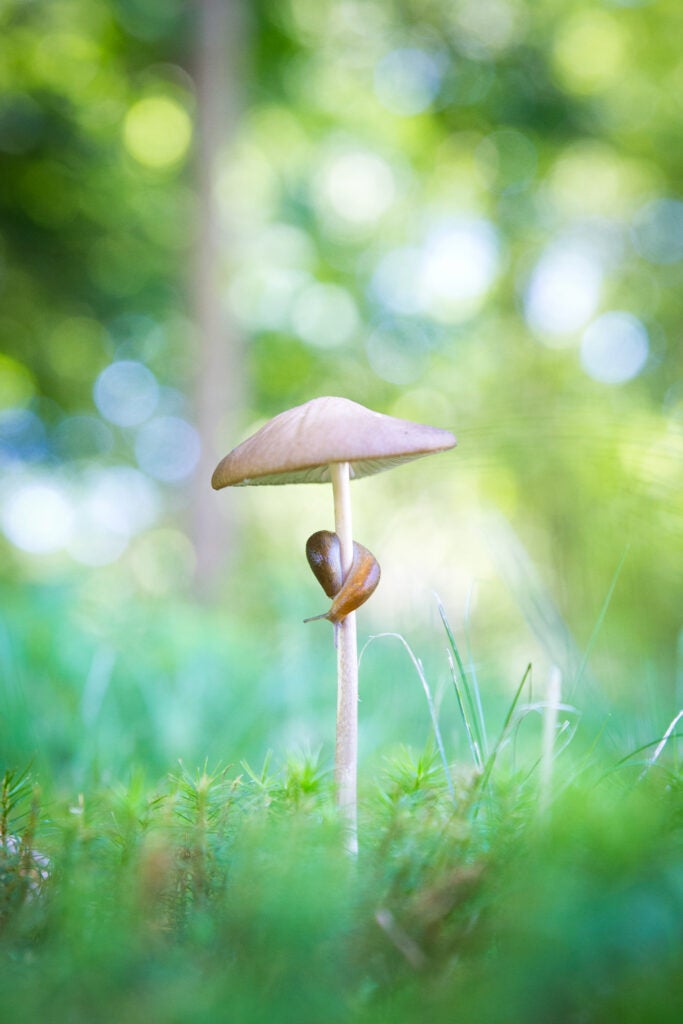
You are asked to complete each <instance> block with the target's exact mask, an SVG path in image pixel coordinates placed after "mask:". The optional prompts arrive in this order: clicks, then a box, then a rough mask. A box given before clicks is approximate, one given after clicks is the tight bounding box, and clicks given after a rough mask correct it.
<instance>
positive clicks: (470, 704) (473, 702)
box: [436, 596, 484, 766]
mask: <svg viewBox="0 0 683 1024" xmlns="http://www.w3.org/2000/svg"><path fill="white" fill-rule="evenodd" d="M436 603H437V607H438V609H439V615H440V616H441V621H442V623H443V627H444V629H445V630H446V636H447V637H448V643H449V645H450V648H451V651H452V652H453V657H454V658H455V662H456V664H457V666H458V675H459V676H460V685H461V687H462V689H461V690H460V691H459V690H458V683H457V677H456V675H455V674H454V675H453V682H454V685H455V688H456V693H458V702H459V704H460V706H461V709H462V708H464V707H465V706H466V707H467V710H468V713H469V718H470V722H471V731H472V733H473V735H474V738H475V740H476V744H477V749H478V751H479V757H478V758H477V760H478V762H479V765H480V766H482V765H483V759H482V756H481V751H482V750H483V749H484V744H483V732H482V729H483V717H484V716H483V713H482V712H481V696H480V694H479V687H478V686H477V684H476V679H475V680H474V681H473V684H472V685H470V681H469V679H468V677H467V672H466V671H465V666H464V665H463V662H462V658H461V657H460V651H459V650H458V645H457V644H456V642H455V636H454V635H453V630H452V629H451V625H450V623H449V621H448V618H447V616H446V609H445V608H444V606H443V604H442V603H441V601H440V600H439V597H438V596H436ZM473 690H476V696H475V695H474V694H473ZM468 731H469V730H468Z"/></svg>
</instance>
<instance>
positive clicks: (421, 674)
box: [359, 633, 456, 803]
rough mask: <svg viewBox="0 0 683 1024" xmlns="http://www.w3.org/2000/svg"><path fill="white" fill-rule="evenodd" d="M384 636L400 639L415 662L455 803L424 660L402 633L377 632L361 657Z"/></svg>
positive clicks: (368, 641)
mask: <svg viewBox="0 0 683 1024" xmlns="http://www.w3.org/2000/svg"><path fill="white" fill-rule="evenodd" d="M383 637H393V638H394V639H395V640H398V641H400V643H402V644H403V647H404V648H405V650H406V651H407V652H408V657H409V658H410V660H411V661H412V663H413V665H414V667H415V671H416V672H417V674H418V677H419V679H420V682H421V683H422V689H423V690H424V692H425V697H426V698H427V706H428V708H429V715H430V718H431V720H432V728H433V729H434V736H435V738H436V745H437V747H438V749H439V756H440V757H441V761H442V763H443V770H444V775H445V776H446V783H447V785H448V792H449V794H450V796H451V799H452V800H453V803H455V802H456V800H455V789H454V787H453V779H452V777H451V770H450V768H449V767H448V758H447V757H446V748H445V747H444V744H443V738H442V736H441V730H440V728H439V720H438V717H437V714H436V707H435V704H434V700H433V698H432V693H431V690H430V689H429V683H428V682H427V677H426V676H425V674H424V669H423V667H422V662H421V661H420V659H419V658H418V657H416V655H415V654H414V653H413V650H412V648H411V646H410V644H409V643H408V641H407V640H406V639H405V638H404V637H402V636H401V634H400V633H377V634H375V636H371V637H369V638H368V640H367V642H366V643H365V645H364V647H363V650H362V651H361V653H360V657H361V658H362V657H363V651H364V650H365V648H366V647H367V646H368V644H369V643H371V642H372V641H373V640H380V639H382V638H383ZM359 661H360V658H359Z"/></svg>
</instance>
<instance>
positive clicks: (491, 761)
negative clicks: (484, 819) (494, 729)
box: [474, 662, 531, 817]
mask: <svg viewBox="0 0 683 1024" xmlns="http://www.w3.org/2000/svg"><path fill="white" fill-rule="evenodd" d="M530 676H531V662H529V664H528V665H527V667H526V669H525V671H524V675H523V676H522V678H521V681H520V683H519V686H518V687H517V689H516V690H515V695H514V697H513V698H512V703H511V704H510V707H509V708H508V712H507V714H506V716H505V721H504V722H503V728H502V729H501V731H500V735H499V737H498V739H497V740H496V743H495V745H494V747H493V750H492V751H491V753H490V754H489V756H488V759H487V761H486V764H485V765H484V771H483V772H482V775H481V777H480V779H479V789H480V790H481V791H482V792H483V791H484V790H485V789H486V787H487V785H488V782H489V779H490V778H491V772H492V771H493V767H494V765H495V763H496V758H497V757H498V753H499V751H500V749H501V747H502V745H503V741H504V740H505V738H506V736H507V733H508V730H509V728H510V723H511V722H512V718H513V715H514V713H515V708H516V707H517V704H518V703H519V698H520V697H521V696H522V691H523V690H524V687H525V685H526V681H527V679H529V677H530ZM480 803H481V801H479V802H478V803H477V804H475V806H474V816H475V817H476V815H477V812H478V809H479V806H480Z"/></svg>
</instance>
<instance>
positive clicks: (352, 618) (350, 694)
mask: <svg viewBox="0 0 683 1024" xmlns="http://www.w3.org/2000/svg"><path fill="white" fill-rule="evenodd" d="M330 475H331V477H332V493H333V496H334V529H335V533H336V534H337V536H338V537H339V547H340V555H341V566H342V573H343V575H344V576H346V575H347V574H348V572H349V570H350V568H351V565H352V563H353V534H352V522H351V487H350V476H349V464H348V462H334V463H332V464H331V465H330ZM335 637H336V643H337V745H336V751H335V772H334V774H335V781H336V783H337V803H338V805H339V808H340V810H341V811H342V813H343V814H344V815H345V817H346V819H347V822H348V827H349V832H348V840H347V849H348V851H349V853H352V854H356V853H357V852H358V822H357V809H356V772H357V767H356V766H357V761H358V641H357V639H356V613H355V612H350V613H349V614H348V615H347V616H346V617H345V618H343V619H342V620H341V622H339V623H338V624H337V626H336V627H335Z"/></svg>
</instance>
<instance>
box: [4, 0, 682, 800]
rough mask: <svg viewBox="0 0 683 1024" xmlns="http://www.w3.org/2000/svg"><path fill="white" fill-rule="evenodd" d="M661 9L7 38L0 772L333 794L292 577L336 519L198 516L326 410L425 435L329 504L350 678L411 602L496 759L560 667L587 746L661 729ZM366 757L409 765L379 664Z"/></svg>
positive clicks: (670, 501) (65, 8)
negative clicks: (350, 581) (324, 777)
mask: <svg viewBox="0 0 683 1024" xmlns="http://www.w3.org/2000/svg"><path fill="white" fill-rule="evenodd" d="M682 35H683V8H682V7H681V5H680V3H678V2H677V0H658V2H654V0H653V2H648V0H602V2H600V0H592V2H588V0H570V2H566V3H562V4H558V3H555V2H554V0H538V2H535V3H533V4H532V3H524V2H522V0H450V2H445V0H401V2H399V0H395V2H391V0H362V2H361V0H252V2H249V3H247V2H246V0H244V2H239V0H224V2H222V0H195V2H191V0H51V2H50V3H44V2H43V3H40V2H37V0H3V2H2V5H1V6H0V92H1V97H0V174H1V179H2V190H1V192H0V204H1V211H2V223H1V225H0V334H1V337H2V347H1V352H2V354H1V355H0V566H1V573H0V602H1V606H0V677H1V691H0V702H1V707H0V758H1V759H2V761H3V763H6V764H17V763H18V764H23V763H25V762H26V761H28V760H31V759H32V760H33V761H34V763H35V764H36V765H37V767H38V768H39V769H41V770H42V771H43V772H44V773H45V774H46V775H47V776H48V777H50V778H54V779H56V780H58V781H63V782H64V783H66V784H68V785H81V784H82V783H84V782H85V781H86V780H87V779H89V778H91V777H92V776H95V777H104V778H114V777H116V776H117V775H119V776H120V775H121V773H122V772H133V771H136V772H141V773H143V774H145V775H148V774H151V775H154V774H156V773H160V772H163V771H165V770H167V769H168V767H169V765H171V766H172V765H173V764H174V762H175V760H176V758H178V757H181V758H183V759H184V760H185V761H187V762H188V763H190V764H192V763H201V762H203V761H204V759H205V758H209V760H210V761H212V762H214V761H219V760H220V761H222V762H239V761H240V759H242V758H249V759H250V760H253V761H254V762H256V763H258V762H260V760H262V758H263V757H264V756H265V753H266V751H267V750H268V749H273V750H274V751H275V752H276V755H278V756H283V755H284V752H285V751H287V750H290V749H292V748H296V747H300V748H302V749H305V750H306V749H307V750H317V749H318V748H320V749H321V756H322V758H323V760H325V761H329V760H330V758H331V751H332V744H333V732H334V707H335V700H336V697H335V692H334V690H335V683H334V674H335V670H334V652H333V650H332V638H331V629H330V628H329V627H328V624H327V623H324V622H323V623H314V624H311V625H307V626H304V625H303V624H302V621H301V620H302V619H303V618H304V617H305V616H306V615H311V614H314V613H316V612H319V611H322V610H323V608H324V606H325V604H324V596H323V595H322V594H321V592H320V590H319V588H318V586H317V584H316V582H315V580H314V579H313V577H312V575H311V574H310V572H309V570H308V567H307V565H306V562H305V559H304V550H303V549H304V544H305V540H306V537H307V536H308V535H309V534H310V533H312V532H313V531H314V530H316V529H321V528H331V527H332V507H331V496H330V493H329V488H327V487H320V486H317V487H316V486H308V487H292V486H290V487H285V488H277V489H276V488H244V489H240V490H232V491H223V492H220V493H218V494H215V493H213V492H212V491H211V489H210V486H209V479H210V475H211V471H212V469H213V466H214V465H215V463H216V462H217V461H218V459H219V458H220V457H221V456H222V455H224V454H225V453H226V452H227V451H228V450H229V449H230V448H232V447H233V446H234V445H235V444H236V443H238V441H239V440H241V439H242V438H243V437H245V436H247V435H248V434H249V433H251V432H252V431H253V430H254V429H256V428H257V427H258V426H259V425H261V424H262V423H263V422H264V421H265V420H266V419H267V418H269V417H270V416H272V415H274V414H276V413H278V412H280V411H282V410H284V409H285V408H288V407H289V406H291V405H294V404H297V403H300V402H304V401H306V400H308V399H309V398H312V397H315V396H317V395H322V394H337V395H343V396H346V397H348V398H351V399H354V400H355V401H359V402H362V403H364V404H366V405H368V406H370V407H371V408H374V409H377V410H379V411H382V412H385V413H389V414H392V415H397V416H403V417H406V418H411V419H416V420H419V421H424V422H428V423H432V424H434V425H437V426H442V427H447V428H449V429H451V430H453V431H454V432H455V434H456V435H457V437H458V441H459V445H458V448H457V449H456V450H455V451H454V452H451V453H448V454H443V455H439V456H437V457H434V458H430V459H425V460H423V461H421V462H417V463H413V464H411V465H409V466H404V467H402V468H400V469H396V470H395V471H392V472H391V473H387V474H384V475H381V476H376V477H372V478H369V479H366V480H363V481H359V482H358V483H356V484H355V485H354V500H355V529H354V532H355V536H356V537H357V539H358V540H360V541H361V542H362V543H364V544H366V545H367V546H369V547H370V548H371V550H373V551H374V552H375V553H376V555H377V557H378V559H379V561H380V563H381V565H382V568H383V581H382V584H381V586H380V588H379V590H378V591H377V594H376V595H375V597H374V598H373V600H372V602H370V604H369V605H368V606H367V607H366V608H365V609H363V611H362V612H361V613H360V623H359V629H360V638H361V643H363V642H364V641H365V639H366V638H367V637H368V636H369V635H371V634H376V633H381V632H398V633H400V634H402V635H403V636H404V637H405V638H406V640H407V641H408V642H409V643H410V644H411V645H412V646H413V648H414V650H415V653H416V654H417V655H418V656H419V657H420V658H421V659H422V660H423V662H424V666H425V671H426V674H427V677H428V679H429V681H430V684H431V686H432V689H433V691H434V693H435V695H436V698H437V700H438V701H439V702H440V705H441V715H442V726H443V729H444V734H445V736H446V738H447V741H448V744H449V750H450V752H451V753H452V755H453V756H457V755H458V751H459V750H460V751H465V750H466V742H465V738H464V737H463V736H462V735H461V733H460V731H459V725H458V718H457V709H456V706H455V700H454V697H453V694H452V691H451V689H450V686H451V684H450V677H449V666H448V661H447V658H446V638H445V634H444V632H443V629H442V626H441V623H440V620H439V616H438V613H437V604H436V597H435V595H438V596H439V598H440V599H441V601H442V602H443V605H444V607H445V609H446V612H447V615H448V617H449V620H450V622H451V625H452V627H453V629H454V631H455V634H456V637H457V639H458V642H459V644H460V646H461V652H462V657H463V660H464V662H465V663H466V667H467V670H468V672H470V673H472V674H473V675H476V678H477V681H478V683H479V686H480V688H481V691H482V695H483V701H484V705H485V711H486V714H487V718H488V719H489V721H490V723H491V728H492V729H494V728H495V726H496V723H497V721H498V720H499V715H500V711H501V709H502V708H503V707H504V706H505V702H506V701H507V700H509V695H510V694H511V692H512V691H513V689H514V687H515V686H516V684H517V683H518V681H519V679H520V678H521V676H522V673H523V672H524V669H525V667H526V665H527V663H529V662H531V663H532V664H533V678H534V686H535V690H536V693H537V694H539V695H542V694H543V690H544V686H545V680H546V678H547V676H548V673H549V672H550V669H551V667H552V666H554V665H556V666H558V667H559V668H560V670H561V672H562V678H563V687H564V693H565V695H566V699H567V700H568V701H569V702H570V703H572V704H573V705H574V706H575V707H576V708H577V718H580V721H581V723H582V724H581V726H580V729H579V731H580V732H581V731H582V732H583V735H584V736H585V737H586V739H587V741H589V740H591V737H592V736H594V735H595V734H596V732H597V731H599V730H603V735H604V736H605V737H607V739H608V741H609V742H612V743H613V744H615V745H616V746H618V747H619V746H620V747H621V748H622V749H623V748H624V747H625V746H626V747H628V746H629V745H630V746H632V747H634V746H637V744H638V743H639V742H647V741H649V740H651V739H652V738H653V737H654V736H656V735H658V734H659V735H661V733H662V731H663V729H664V728H665V727H666V725H667V723H668V722H669V721H670V720H671V718H672V717H673V715H674V714H675V712H676V711H677V710H678V708H680V707H681V704H682V702H683V641H682V635H683V634H682V633H681V607H682V603H681V595H682V589H683V588H682V576H683V572H682V569H683V565H682V563H683V558H682V555H683V541H682V536H683V475H682V465H683V382H682V378H681V330H682V317H681V295H682V294H683V185H682V182H683V132H682V131H681V126H682V123H683V57H682V56H681V50H680V40H681V37H682ZM361 689H362V703H361V709H360V717H361V754H362V757H363V758H364V759H365V760H368V761H371V760H372V758H373V757H379V756H380V755H381V753H382V751H384V750H386V749H388V748H390V747H391V746H392V745H396V744H400V743H411V744H416V745H418V746H421V745H422V744H424V742H425V741H426V740H427V738H428V736H429V731H430V725H429V716H428V712H427V706H426V704H425V701H424V695H423V693H422V690H421V686H420V683H419V680H418V678H417V676H416V675H415V673H414V670H413V668H412V666H411V664H410V661H409V659H408V658H407V656H406V653H405V651H404V650H403V648H402V647H401V645H400V644H399V642H398V641H396V640H393V639H382V640H376V641H373V642H372V644H371V645H370V646H369V647H368V648H367V650H366V651H365V653H364V656H363V661H362V666H361Z"/></svg>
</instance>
